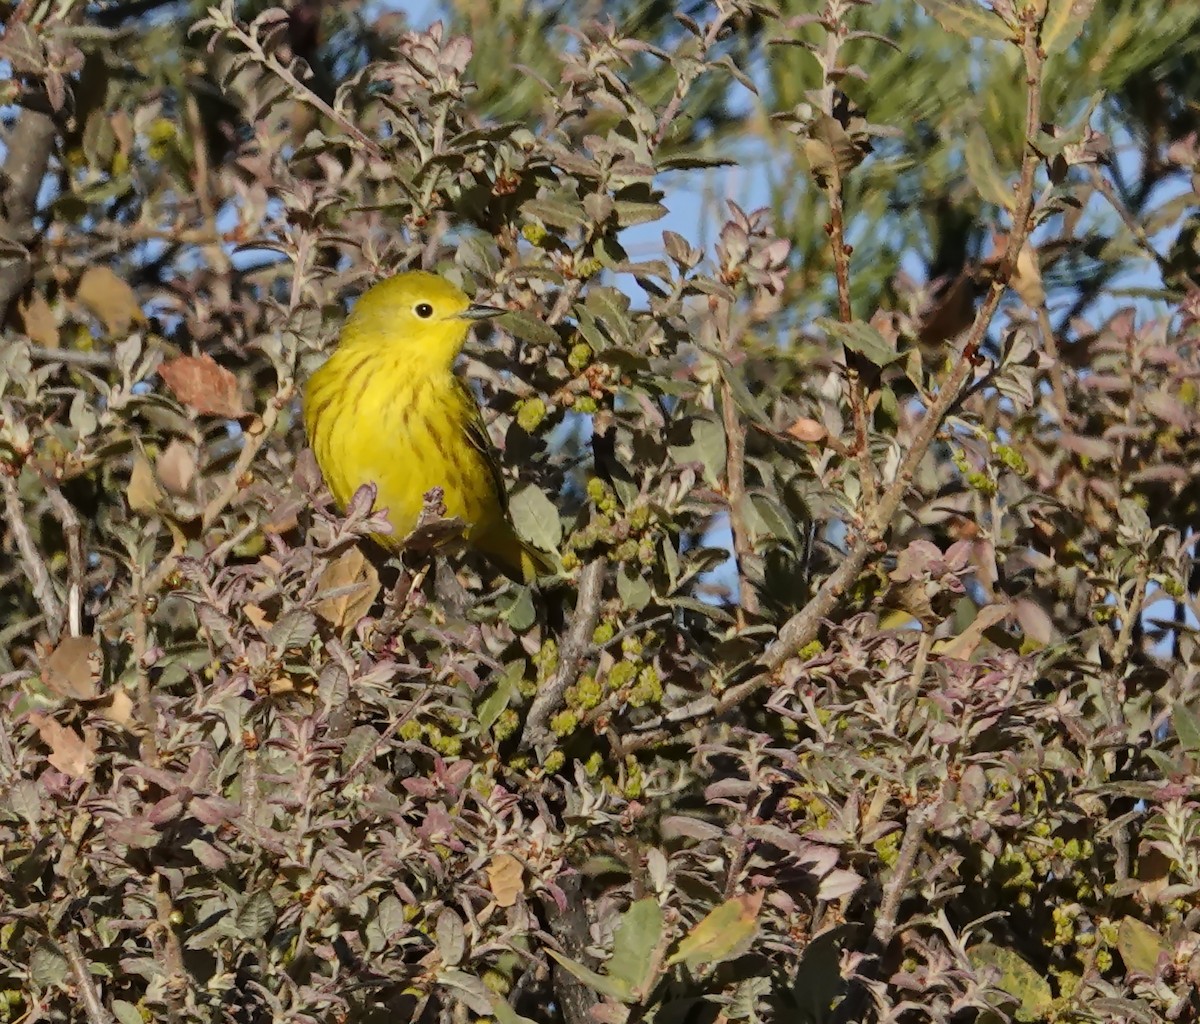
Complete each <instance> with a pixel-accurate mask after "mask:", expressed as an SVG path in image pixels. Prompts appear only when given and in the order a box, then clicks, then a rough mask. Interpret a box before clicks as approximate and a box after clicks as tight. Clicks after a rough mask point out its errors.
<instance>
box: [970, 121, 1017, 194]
mask: <svg viewBox="0 0 1200 1024" xmlns="http://www.w3.org/2000/svg"><path fill="white" fill-rule="evenodd" d="M966 157H967V176H968V177H969V178H970V179H971V184H973V185H974V186H975V187H976V188H977V189H978V190H979V194H980V195H981V196H983V198H984V199H986V200H987V201H988V202H989V203H992V204H994V205H996V206H999V207H1001V208H1002V209H1005V210H1012V209H1015V208H1016V199H1015V198H1014V196H1013V190H1012V189H1011V188H1009V186H1008V182H1007V181H1005V179H1004V175H1003V174H1002V173H1001V171H1000V166H999V165H998V164H997V163H996V154H995V153H994V152H993V151H992V143H991V141H990V140H989V139H988V137H987V132H986V131H984V129H983V126H982V125H979V124H976V125H975V126H974V127H973V128H972V129H971V134H970V135H969V136H968V137H967V149H966Z"/></svg>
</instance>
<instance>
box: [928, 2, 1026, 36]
mask: <svg viewBox="0 0 1200 1024" xmlns="http://www.w3.org/2000/svg"><path fill="white" fill-rule="evenodd" d="M917 3H919V4H920V5H921V6H922V7H924V8H925V10H926V12H927V13H928V14H930V15H932V16H933V17H934V19H936V21H937V23H938V24H939V25H941V26H942V28H944V29H945V30H946V31H947V32H953V33H954V34H955V35H959V36H963V37H964V38H966V39H979V38H983V39H1005V40H1009V41H1012V40H1013V39H1014V38H1015V34H1014V32H1013V30H1012V29H1011V28H1009V27H1008V26H1007V25H1006V24H1004V21H1003V20H1002V19H1001V18H1000V16H999V15H998V14H996V13H994V12H993V11H989V10H987V9H986V8H984V7H980V6H979V5H978V4H977V3H975V0H917Z"/></svg>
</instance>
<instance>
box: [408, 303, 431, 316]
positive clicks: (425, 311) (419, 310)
mask: <svg viewBox="0 0 1200 1024" xmlns="http://www.w3.org/2000/svg"><path fill="white" fill-rule="evenodd" d="M413 312H414V313H416V314H417V316H419V317H420V318H421V319H422V320H428V319H429V318H430V317H431V316H433V307H432V306H431V305H430V304H429V303H428V302H418V303H417V304H416V305H415V306H413Z"/></svg>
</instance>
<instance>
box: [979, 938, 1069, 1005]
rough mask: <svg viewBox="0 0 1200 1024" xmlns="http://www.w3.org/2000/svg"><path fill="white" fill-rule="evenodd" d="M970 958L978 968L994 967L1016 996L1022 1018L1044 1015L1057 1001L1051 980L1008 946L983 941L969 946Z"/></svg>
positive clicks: (1001, 983)
mask: <svg viewBox="0 0 1200 1024" xmlns="http://www.w3.org/2000/svg"><path fill="white" fill-rule="evenodd" d="M967 959H968V960H970V961H971V966H972V967H974V968H975V969H976V970H979V969H980V968H986V967H991V968H994V969H995V970H996V972H997V973H998V974H999V978H998V979H997V981H996V986H997V987H998V988H1000V989H1002V990H1003V991H1005V992H1007V993H1008V994H1009V995H1010V996H1012V997H1013V998H1014V999H1016V1000H1017V1001H1018V1002H1019V1003H1020V1006H1019V1008H1018V1009H1017V1013H1016V1018H1017V1020H1020V1021H1036V1020H1042V1019H1044V1018H1045V1017H1046V1016H1047V1014H1049V1013H1050V1010H1051V1008H1052V1007H1053V1005H1054V993H1053V992H1051V990H1050V983H1049V982H1048V981H1047V980H1046V979H1045V978H1043V977H1042V976H1041V975H1040V974H1039V973H1038V972H1037V971H1036V970H1034V968H1033V967H1032V966H1031V965H1030V964H1029V962H1028V961H1026V960H1025V959H1023V958H1022V957H1021V956H1020V955H1019V954H1017V953H1014V952H1013V951H1012V950H1011V949H1008V948H1007V947H1005V946H997V945H994V944H993V943H991V942H981V943H980V944H979V945H978V946H972V947H971V948H970V949H969V950H967Z"/></svg>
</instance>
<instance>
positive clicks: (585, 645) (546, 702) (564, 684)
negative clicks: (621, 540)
mask: <svg viewBox="0 0 1200 1024" xmlns="http://www.w3.org/2000/svg"><path fill="white" fill-rule="evenodd" d="M605 568H606V562H605V559H604V557H603V556H600V557H599V558H595V559H593V560H592V561H590V562H588V564H587V565H585V566H584V567H583V571H582V572H580V574H579V596H578V597H577V598H576V601H575V612H574V614H573V615H572V616H571V626H570V628H569V629H568V630H567V635H566V637H565V638H564V639H563V643H562V647H561V648H560V649H559V652H558V668H557V669H556V670H555V672H554V675H553V677H552V678H551V679H550V681H549V682H548V683H547V684H546V685H545V686H543V687H542V688H541V689H539V690H538V695H537V697H535V698H534V701H533V705H532V706H531V707H530V709H529V715H528V717H527V718H526V719H525V729H524V731H523V732H522V733H521V747H522V749H530V748H533V749H535V750H538V751H541V749H542V747H543V746H544V745H545V744H547V743H549V742H550V740H551V739H552V736H551V733H550V730H549V729H548V728H547V722H549V720H550V715H551V714H552V713H553V712H554V711H555V709H557V708H558V707H559V706H560V705H561V704H562V701H563V696H564V695H565V694H566V692H567V689H568V687H570V686H573V685H574V683H575V680H576V679H578V678H579V672H580V670H581V669H582V668H583V663H584V659H585V658H586V657H587V655H588V652H589V651H590V650H591V649H592V635H593V634H594V633H595V632H596V623H597V622H598V621H599V620H600V603H601V599H602V598H603V596H604V575H605Z"/></svg>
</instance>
